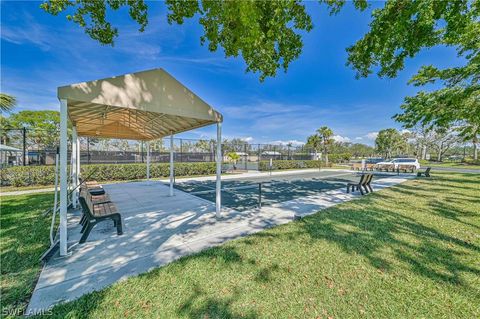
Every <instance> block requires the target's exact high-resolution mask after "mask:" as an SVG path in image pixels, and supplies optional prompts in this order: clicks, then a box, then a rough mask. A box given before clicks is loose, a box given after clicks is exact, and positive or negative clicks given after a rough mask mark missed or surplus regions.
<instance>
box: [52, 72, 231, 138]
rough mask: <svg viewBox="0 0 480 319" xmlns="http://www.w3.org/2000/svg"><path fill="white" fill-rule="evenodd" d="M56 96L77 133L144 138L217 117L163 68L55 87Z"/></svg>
mask: <svg viewBox="0 0 480 319" xmlns="http://www.w3.org/2000/svg"><path fill="white" fill-rule="evenodd" d="M58 98H59V99H60V100H66V101H67V108H68V117H69V119H70V121H71V122H72V124H73V126H75V127H76V129H77V134H78V136H90V137H106V138H120V139H133V140H144V141H148V140H153V139H158V138H162V137H165V136H168V135H171V134H176V133H180V132H184V131H188V130H192V129H195V128H199V127H202V126H206V125H210V124H213V123H219V122H222V120H223V119H222V115H221V114H220V113H218V112H217V111H215V110H214V109H213V108H212V107H211V106H210V105H208V104H207V103H205V102H204V101H203V100H202V99H200V98H199V97H198V96H197V95H195V94H194V93H193V92H192V91H190V90H189V89H188V88H187V87H185V86H184V85H183V84H181V83H180V82H178V81H177V80H176V79H175V78H174V77H173V76H171V75H170V74H168V73H167V72H166V71H165V70H163V69H153V70H148V71H142V72H136V73H131V74H125V75H120V76H115V77H111V78H106V79H101V80H95V81H89V82H83V83H77V84H72V85H68V86H63V87H59V88H58Z"/></svg>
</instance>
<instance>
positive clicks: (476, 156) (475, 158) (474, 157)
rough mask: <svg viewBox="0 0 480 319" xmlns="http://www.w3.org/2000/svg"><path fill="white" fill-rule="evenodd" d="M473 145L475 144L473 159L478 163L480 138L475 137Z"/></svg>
mask: <svg viewBox="0 0 480 319" xmlns="http://www.w3.org/2000/svg"><path fill="white" fill-rule="evenodd" d="M472 143H473V159H474V160H475V161H477V160H478V148H477V143H478V138H477V136H475V137H474V138H473V141H472Z"/></svg>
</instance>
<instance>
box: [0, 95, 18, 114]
mask: <svg viewBox="0 0 480 319" xmlns="http://www.w3.org/2000/svg"><path fill="white" fill-rule="evenodd" d="M15 105H17V99H16V98H15V97H14V96H12V95H8V94H5V93H0V110H1V111H2V112H10V111H11V110H12V109H13V108H14V107H15Z"/></svg>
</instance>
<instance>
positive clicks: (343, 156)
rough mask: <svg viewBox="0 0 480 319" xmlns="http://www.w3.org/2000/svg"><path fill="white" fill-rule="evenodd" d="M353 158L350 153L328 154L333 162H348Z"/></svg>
mask: <svg viewBox="0 0 480 319" xmlns="http://www.w3.org/2000/svg"><path fill="white" fill-rule="evenodd" d="M351 158H352V154H350V153H340V154H328V160H329V162H332V163H347V162H348V161H350V159H351Z"/></svg>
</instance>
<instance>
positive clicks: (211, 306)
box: [178, 285, 258, 319]
mask: <svg viewBox="0 0 480 319" xmlns="http://www.w3.org/2000/svg"><path fill="white" fill-rule="evenodd" d="M237 295H238V292H234V293H233V295H232V296H230V297H228V298H213V297H208V293H205V292H203V291H202V290H201V288H200V287H199V286H198V285H195V286H194V288H193V292H192V294H191V295H190V296H189V297H188V298H187V300H186V302H185V303H184V304H183V305H182V306H181V307H180V308H179V309H178V314H179V315H181V316H186V317H188V318H228V319H230V318H231V319H253V318H258V314H256V313H255V312H254V311H252V310H249V311H247V313H236V312H235V311H233V310H232V309H231V308H232V303H233V302H234V301H235V299H236V296H237Z"/></svg>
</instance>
